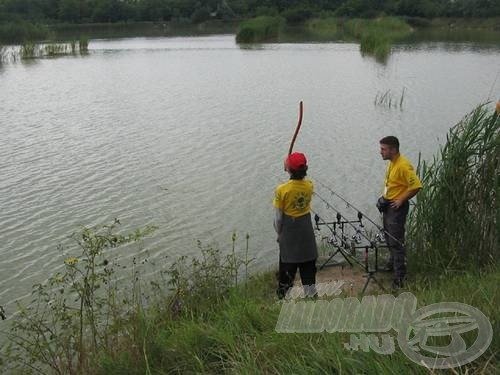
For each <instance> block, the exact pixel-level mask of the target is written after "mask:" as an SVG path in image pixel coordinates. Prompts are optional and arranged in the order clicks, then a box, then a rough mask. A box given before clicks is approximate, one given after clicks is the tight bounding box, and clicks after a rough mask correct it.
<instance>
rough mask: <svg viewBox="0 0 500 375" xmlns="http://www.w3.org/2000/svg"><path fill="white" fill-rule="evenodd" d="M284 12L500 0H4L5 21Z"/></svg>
mask: <svg viewBox="0 0 500 375" xmlns="http://www.w3.org/2000/svg"><path fill="white" fill-rule="evenodd" d="M277 14H281V15H283V16H284V17H285V18H286V19H287V21H288V22H290V23H294V22H295V23H300V22H302V21H305V20H306V19H308V18H310V17H316V16H322V15H332V16H344V17H366V18H370V17H377V16H379V15H382V14H385V15H401V16H409V17H423V18H432V17H493V16H500V0H0V22H9V21H16V20H17V21H19V20H23V21H30V22H43V23H54V22H57V23H59V22H69V23H92V22H118V21H171V20H180V21H189V22H193V23H199V22H203V21H206V20H209V19H222V20H231V19H242V18H249V17H254V16H258V15H277Z"/></svg>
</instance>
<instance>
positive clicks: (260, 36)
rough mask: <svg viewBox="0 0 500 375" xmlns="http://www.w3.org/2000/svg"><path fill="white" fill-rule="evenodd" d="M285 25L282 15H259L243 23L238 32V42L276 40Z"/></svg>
mask: <svg viewBox="0 0 500 375" xmlns="http://www.w3.org/2000/svg"><path fill="white" fill-rule="evenodd" d="M283 25H284V19H283V18H281V17H271V16H259V17H256V18H252V19H250V20H247V21H244V22H242V23H241V25H240V27H239V30H238V33H237V34H236V42H237V43H261V42H269V41H276V40H277V39H278V37H279V33H280V31H281V30H282V28H283Z"/></svg>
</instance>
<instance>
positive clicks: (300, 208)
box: [273, 152, 318, 299]
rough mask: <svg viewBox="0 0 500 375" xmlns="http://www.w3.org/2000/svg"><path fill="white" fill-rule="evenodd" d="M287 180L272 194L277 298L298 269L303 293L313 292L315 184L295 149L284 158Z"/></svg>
mask: <svg viewBox="0 0 500 375" xmlns="http://www.w3.org/2000/svg"><path fill="white" fill-rule="evenodd" d="M285 169H286V171H287V172H288V174H289V175H290V179H289V180H288V181H287V182H285V183H284V184H281V185H279V186H278V187H277V188H276V190H275V193H274V199H273V206H274V209H275V219H274V229H275V230H276V233H277V235H278V242H279V248H280V262H279V272H278V273H279V275H278V279H279V280H278V289H277V290H276V293H277V294H278V297H279V298H280V299H282V298H284V297H285V296H286V293H287V292H288V290H289V289H290V288H292V287H293V283H294V279H295V274H296V273H297V269H299V272H300V278H301V280H302V285H303V287H304V292H305V294H306V295H308V296H310V297H312V296H314V295H315V294H316V287H315V284H316V258H317V257H318V250H317V247H316V238H315V237H314V228H313V226H312V221H311V200H312V195H313V190H314V186H313V183H312V181H311V180H309V179H306V178H305V177H306V175H307V160H306V157H305V155H304V154H302V153H300V152H294V153H292V154H290V155H289V156H288V157H287V158H286V161H285Z"/></svg>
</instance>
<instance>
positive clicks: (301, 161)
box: [285, 152, 307, 171]
mask: <svg viewBox="0 0 500 375" xmlns="http://www.w3.org/2000/svg"><path fill="white" fill-rule="evenodd" d="M285 167H286V169H291V170H294V171H297V170H300V169H304V168H306V167H307V159H306V156H305V155H304V154H303V153H301V152H293V153H291V154H290V155H288V157H287V158H286V160H285Z"/></svg>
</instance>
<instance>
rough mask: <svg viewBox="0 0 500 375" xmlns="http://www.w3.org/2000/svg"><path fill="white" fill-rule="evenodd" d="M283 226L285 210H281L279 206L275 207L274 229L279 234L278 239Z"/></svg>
mask: <svg viewBox="0 0 500 375" xmlns="http://www.w3.org/2000/svg"><path fill="white" fill-rule="evenodd" d="M282 228H283V211H281V210H280V209H279V208H276V207H275V208H274V230H275V231H276V233H277V234H278V240H279V235H280V233H281V229H282Z"/></svg>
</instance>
